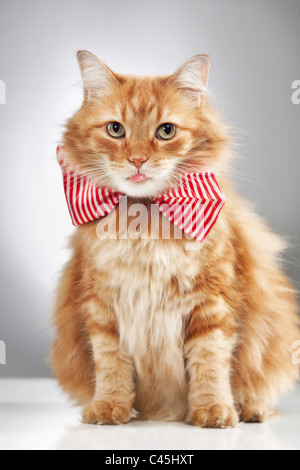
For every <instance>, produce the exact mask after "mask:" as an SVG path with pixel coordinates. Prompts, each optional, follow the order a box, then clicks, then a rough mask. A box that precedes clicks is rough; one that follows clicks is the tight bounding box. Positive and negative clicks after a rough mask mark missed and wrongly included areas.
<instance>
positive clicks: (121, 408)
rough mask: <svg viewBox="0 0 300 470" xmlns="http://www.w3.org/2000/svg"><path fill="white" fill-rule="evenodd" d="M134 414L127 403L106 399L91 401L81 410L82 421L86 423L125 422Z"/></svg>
mask: <svg viewBox="0 0 300 470" xmlns="http://www.w3.org/2000/svg"><path fill="white" fill-rule="evenodd" d="M135 416H136V413H135V411H134V410H133V409H132V408H130V407H129V406H127V405H122V404H117V403H109V402H107V401H91V402H90V403H88V404H87V405H86V406H85V408H84V409H83V412H82V421H83V422H84V423H87V424H99V425H100V424H125V423H128V422H129V421H130V420H131V419H132V418H134V417H135Z"/></svg>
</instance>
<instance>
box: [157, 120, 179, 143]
mask: <svg viewBox="0 0 300 470" xmlns="http://www.w3.org/2000/svg"><path fill="white" fill-rule="evenodd" d="M175 134H176V127H175V126H174V124H170V123H168V122H167V123H166V124H162V125H161V126H159V128H158V129H157V131H156V137H157V138H158V139H161V140H170V139H173V137H174V136H175Z"/></svg>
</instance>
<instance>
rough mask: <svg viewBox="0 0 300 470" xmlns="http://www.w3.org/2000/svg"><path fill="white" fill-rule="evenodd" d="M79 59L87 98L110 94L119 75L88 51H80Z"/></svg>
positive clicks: (78, 53)
mask: <svg viewBox="0 0 300 470" xmlns="http://www.w3.org/2000/svg"><path fill="white" fill-rule="evenodd" d="M77 59H78V63H79V66H80V70H81V76H82V80H83V86H84V91H85V97H86V99H87V100H90V99H93V98H97V97H98V98H99V97H101V95H108V94H109V91H110V89H111V87H112V84H113V83H114V82H116V81H117V77H116V76H115V74H114V73H113V72H112V70H110V69H109V68H108V67H107V66H106V65H105V64H104V63H103V62H102V61H101V60H100V59H98V57H96V56H95V55H94V54H92V53H91V52H88V51H78V52H77Z"/></svg>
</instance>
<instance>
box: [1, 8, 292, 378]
mask: <svg viewBox="0 0 300 470" xmlns="http://www.w3.org/2000/svg"><path fill="white" fill-rule="evenodd" d="M77 49H89V50H91V51H93V52H94V53H96V54H97V55H98V56H99V57H100V58H102V60H104V61H105V62H107V64H108V65H109V66H111V67H112V68H114V69H115V70H116V71H119V72H122V73H142V74H144V73H149V74H157V73H158V74H168V73H171V72H173V71H174V70H175V69H176V68H177V67H178V66H179V65H181V63H182V62H184V61H185V60H186V59H188V58H189V57H191V56H193V55H194V54H198V53H208V54H210V55H211V58H212V73H211V81H210V89H211V90H212V91H213V94H214V101H215V102H216V103H217V106H218V108H219V110H220V111H221V113H222V114H223V116H224V117H225V119H226V121H227V122H228V123H230V124H231V125H232V126H234V127H235V128H237V129H239V131H237V132H236V135H238V136H239V138H240V140H239V144H240V146H239V154H240V155H241V158H240V159H239V161H238V162H237V163H236V166H235V168H236V169H235V171H234V173H233V175H232V176H233V180H234V181H235V183H236V185H237V187H238V188H239V191H240V192H241V193H242V194H243V195H244V196H246V197H247V198H249V199H250V200H251V201H253V203H255V204H256V205H257V208H258V211H259V212H260V213H261V214H262V215H264V216H265V218H266V219H267V220H268V222H269V223H270V225H271V226H272V227H273V229H274V230H275V231H277V232H280V233H282V234H283V235H285V236H287V237H288V238H289V240H290V241H291V243H292V244H293V248H291V249H290V251H289V253H288V255H287V261H288V262H287V264H286V269H287V271H288V272H289V274H290V275H291V276H292V277H293V279H294V280H295V283H296V285H297V286H298V283H299V279H300V268H299V264H300V253H299V251H300V250H299V248H300V243H299V241H300V229H299V199H300V191H299V187H298V186H299V175H300V159H299V146H300V133H299V123H300V120H299V118H300V106H299V105H298V106H295V105H293V104H292V101H291V95H292V90H291V84H292V82H293V81H294V80H297V79H300V50H299V49H300V1H299V0H288V1H286V0H251V1H250V0H248V1H245V0H184V1H181V0H165V1H161V0H160V1H157V0H154V1H153V0H152V1H149V2H145V1H142V0H141V1H136V0H127V1H123V0H114V1H111V0H99V1H97V0H51V1H50V0H26V1H24V0H9V1H8V0H0V80H4V81H5V82H6V85H7V104H6V105H0V133H1V172H0V178H1V183H0V191H1V194H0V205H1V232H0V237H1V243H0V251H1V282H0V340H4V341H5V342H6V345H7V365H6V366H1V365H0V376H18V377H26V376H34V377H36V376H47V375H49V374H50V371H49V369H48V367H47V365H46V361H45V358H46V356H47V353H48V350H49V345H50V342H51V341H52V338H53V331H52V330H51V329H49V326H48V325H49V318H50V316H51V309H52V305H53V292H54V288H55V284H56V282H57V277H58V274H59V271H60V269H61V267H62V265H63V263H64V262H65V261H66V259H67V258H68V254H69V253H68V250H67V249H66V245H67V239H68V236H69V235H70V234H71V233H72V230H73V229H72V227H71V225H70V220H69V215H68V212H67V208H66V205H65V201H64V196H63V191H62V184H61V177H60V172H59V168H58V166H57V164H56V160H55V146H56V144H57V142H58V141H59V139H60V136H61V131H62V124H63V123H64V121H65V120H66V119H67V118H68V117H69V116H70V115H71V114H72V113H73V112H74V111H75V110H76V109H77V108H78V107H79V105H80V103H81V99H82V90H81V87H80V83H79V84H78V82H79V80H80V75H79V70H78V67H77V63H76V60H75V52H76V50H77Z"/></svg>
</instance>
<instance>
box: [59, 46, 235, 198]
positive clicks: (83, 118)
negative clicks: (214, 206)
mask: <svg viewBox="0 0 300 470" xmlns="http://www.w3.org/2000/svg"><path fill="white" fill-rule="evenodd" d="M78 61H79V65H80V69H81V73H82V78H83V85H84V102H83V105H82V107H81V109H80V110H79V111H78V112H77V113H76V114H75V116H73V118H72V119H70V121H69V122H68V123H67V129H66V132H65V136H64V145H65V149H66V154H67V155H68V160H69V161H70V160H71V163H72V164H73V165H74V166H76V167H77V168H78V169H79V170H80V171H82V172H83V173H85V174H87V175H89V176H90V177H91V178H93V179H94V181H96V182H97V183H99V184H102V185H105V186H109V187H110V188H112V189H113V190H116V191H120V192H122V193H125V194H127V195H128V196H133V197H154V196H158V195H159V194H161V193H162V192H163V191H165V190H167V189H170V187H173V186H176V184H177V181H178V179H179V178H180V176H181V175H182V174H183V173H189V172H190V173H191V172H195V171H215V170H216V169H222V165H223V155H224V151H225V148H226V144H227V137H226V134H225V131H224V128H223V126H222V125H221V124H220V122H219V119H218V117H217V116H216V114H215V113H214V112H213V111H212V110H211V108H210V106H209V105H208V103H207V100H206V86H207V82H208V76H209V68H210V61H209V58H208V57H207V56H205V55H197V56H195V57H193V58H192V59H190V60H189V61H187V62H186V63H185V64H184V65H183V66H182V67H180V68H179V69H178V70H177V71H176V72H175V73H174V74H173V75H171V76H167V77H136V76H124V75H120V74H116V73H114V72H112V71H111V70H110V69H109V68H108V67H107V66H106V65H105V64H104V63H103V62H101V61H100V60H99V59H98V58H97V57H96V56H94V55H93V54H91V53H90V52H87V51H79V52H78Z"/></svg>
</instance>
